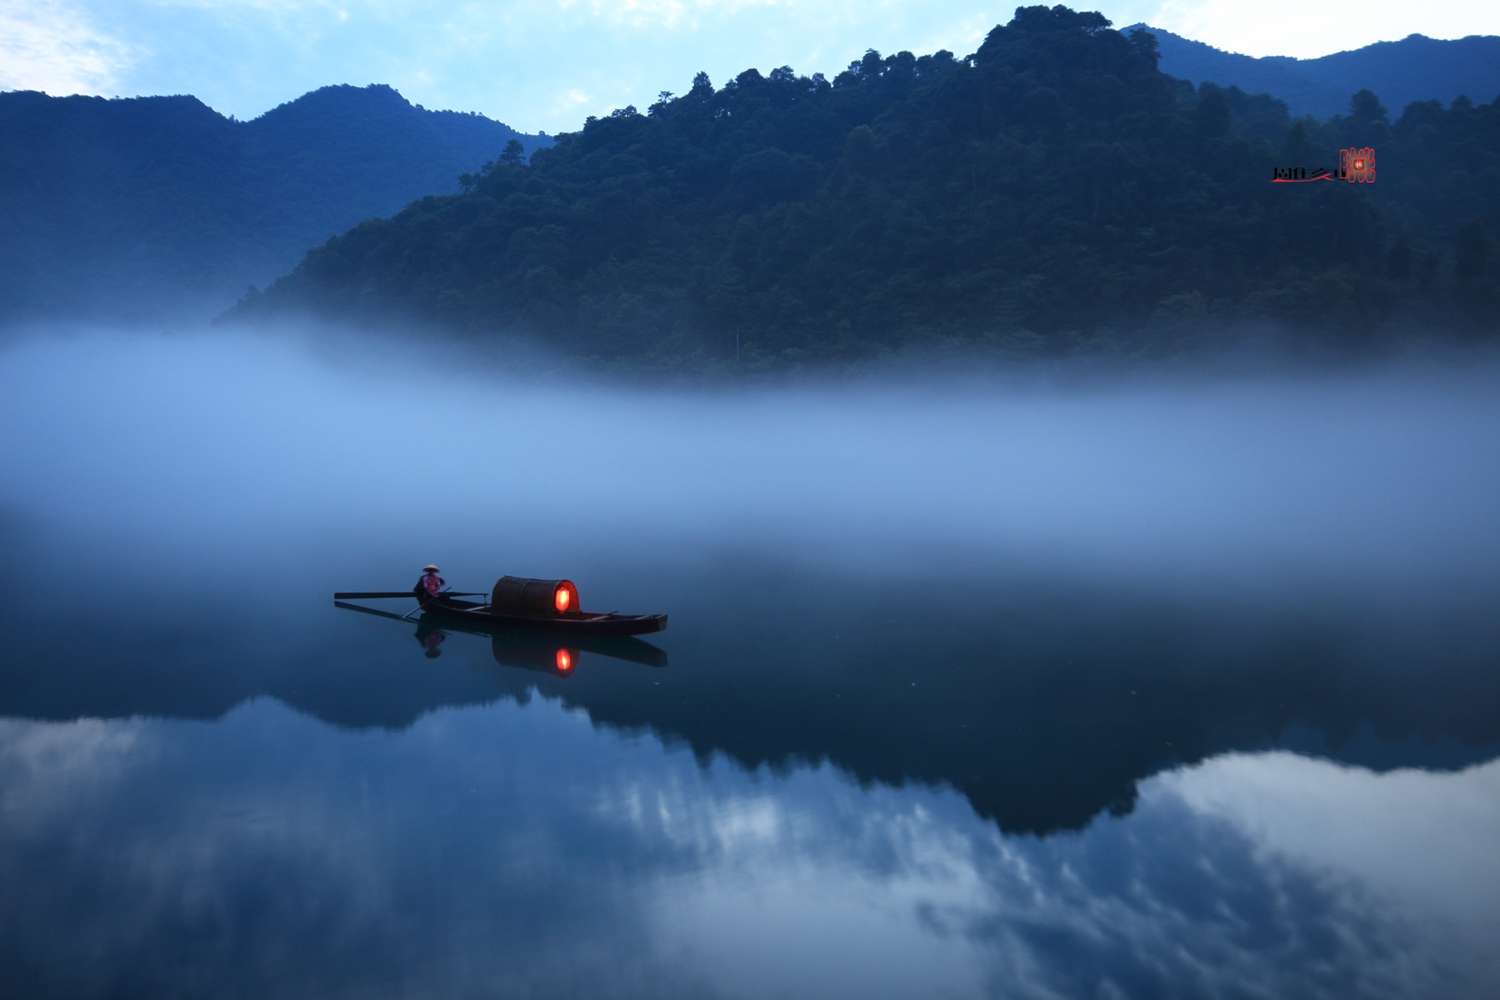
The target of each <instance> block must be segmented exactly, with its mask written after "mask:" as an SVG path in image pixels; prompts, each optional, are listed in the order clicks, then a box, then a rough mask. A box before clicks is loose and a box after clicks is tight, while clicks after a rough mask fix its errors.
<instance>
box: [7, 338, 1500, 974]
mask: <svg viewBox="0 0 1500 1000" xmlns="http://www.w3.org/2000/svg"><path fill="white" fill-rule="evenodd" d="M1497 388H1500V372H1497V370H1496V369H1494V368H1493V367H1491V366H1489V365H1488V364H1484V363H1468V364H1452V363H1445V364H1436V363H1433V364H1425V365H1417V364H1407V365H1406V366H1404V367H1401V368H1395V367H1389V368H1385V369H1381V370H1378V371H1363V372H1357V373H1344V374H1340V375H1329V374H1323V375H1310V374H1307V373H1305V372H1304V373H1300V374H1288V375H1282V376H1274V377H1273V376H1269V375H1264V374H1262V375H1259V376H1256V377H1253V378H1251V377H1246V378H1239V379H1231V378H1225V377H1222V376H1219V377H1214V378H1207V377H1205V378H1201V379H1192V378H1188V377H1186V376H1181V375H1178V376H1175V377H1172V378H1163V377H1153V378H1149V379H1148V378H1143V377H1140V376H1136V377H1134V378H1133V379H1130V380H1126V379H1124V378H1121V379H1119V380H1115V381H1108V380H1101V379H1097V378H1095V379H1093V380H1090V381H1088V382H1078V383H1073V384H1068V385H1064V386H1061V387H1058V386H1053V387H1052V388H1039V387H1037V386H1036V385H1032V384H1022V383H1017V382H1006V381H1000V380H995V381H988V382H985V381H981V380H968V381H962V382H961V381H955V380H953V379H937V378H931V379H922V378H917V377H915V376H913V377H911V378H908V379H906V380H905V381H903V382H885V383H861V384H849V383H837V384H833V383H830V384H821V385H820V384H811V385H800V386H794V387H762V388H754V389H749V388H743V387H731V388H720V389H700V390H684V389H674V390H666V389H659V388H658V389H652V388H631V387H622V386H620V385H618V384H614V385H612V384H609V383H606V382H601V381H593V382H579V381H576V380H572V381H569V380H566V379H563V378H557V379H553V380H550V381H548V380H535V379H534V380H530V381H520V380H514V379H507V378H506V377H505V376H504V375H503V373H497V372H495V371H475V370H470V369H465V368H464V367H462V366H459V365H456V364H455V363H454V362H453V360H452V359H451V357H450V358H446V359H444V358H440V357H437V356H436V355H435V354H434V353H432V352H424V351H420V350H404V349H402V348H400V347H399V346H396V345H393V344H391V343H389V342H376V341H371V342H368V343H364V344H362V343H360V342H359V341H357V340H351V339H347V338H346V339H339V340H326V339H318V338H313V337H299V336H292V335H281V334H262V335H255V336H252V335H213V336H208V335H203V336H185V337H168V336H159V335H138V334H121V333H113V332H107V331H105V332H100V331H84V332H78V333H74V334H71V335H68V336H37V337H31V338H22V339H14V340H12V341H9V342H8V343H6V344H5V345H4V347H3V349H0V544H3V546H4V550H5V552H6V554H7V556H8V563H9V565H10V566H11V567H12V570H11V571H10V572H8V573H7V574H5V576H4V582H3V583H0V597H3V607H4V611H3V620H4V625H5V628H6V633H7V643H6V646H7V652H6V654H5V655H4V657H3V659H0V663H3V667H0V963H3V965H4V967H5V968H6V969H7V970H10V971H9V973H8V976H7V984H6V985H4V986H0V991H3V992H5V993H6V994H7V995H17V996H21V995H25V996H44V995H57V996H63V995H66V996H105V995H108V996H159V995H163V994H169V993H171V994H179V995H223V994H245V995H264V994H266V993H272V992H274V993H278V994H285V995H294V996H304V995H305V996H330V995H335V996H344V995H348V996H368V995H393V996H394V995H412V996H472V995H476V994H483V995H491V994H493V995H506V996H564V995H568V996H578V995H584V996H643V997H644V996H652V997H660V996H744V997H762V996H765V997H770V996H820V997H823V996H827V997H838V996H849V997H882V996H889V997H912V996H1039V997H1040V996H1080V995H1090V996H1095V995H1097V996H1226V997H1232V996H1247V997H1249V996H1330V997H1332V996H1340V997H1343V996H1370V997H1406V996H1430V995H1437V994H1441V995H1446V996H1455V997H1469V996H1472V997H1481V996H1489V995H1493V994H1494V993H1495V991H1496V989H1497V988H1500V965H1497V962H1500V955H1497V949H1496V947H1495V939H1494V936H1493V932H1492V928H1493V927H1495V926H1497V925H1500V912H1497V909H1500V904H1497V902H1496V901H1497V900H1500V863H1497V862H1496V860H1495V857H1496V855H1495V852H1494V850H1493V845H1494V843H1495V842H1496V837H1497V835H1500V771H1497V766H1500V765H1497V763H1496V759H1497V758H1500V721H1497V720H1500V713H1497V709H1500V674H1497V665H1500V662H1497V655H1496V654H1497V651H1500V634H1497V624H1496V622H1497V619H1496V616H1495V614H1494V612H1495V608H1496V600H1495V599H1496V596H1497V593H1500V569H1497V567H1500V562H1497V560H1496V556H1497V554H1500V553H1497V548H1500V546H1497V543H1500V527H1497V525H1496V519H1495V517H1494V513H1493V512H1494V510H1495V507H1496V501H1497V499H1500V453H1497V449H1496V447H1495V441H1496V439H1497V438H1496V432H1497V431H1500V394H1497ZM428 561H435V562H437V563H438V564H439V565H441V566H442V567H443V571H444V575H445V576H446V578H447V579H448V580H449V582H450V583H452V584H454V585H455V586H457V587H458V588H459V589H464V590H485V589H487V588H488V587H489V586H490V585H491V584H492V582H493V580H494V578H495V577H496V576H498V575H500V574H501V573H514V574H517V575H536V576H548V577H556V576H567V577H569V578H570V579H573V580H574V581H575V582H577V584H578V586H579V590H580V593H581V595H582V599H583V603H584V606H585V608H586V609H598V610H611V609H616V608H618V609H620V610H622V611H627V612H646V611H665V612H668V613H670V615H671V627H670V628H669V630H668V631H667V632H665V633H660V634H658V635H653V636H650V637H648V638H649V639H650V640H651V642H652V643H654V644H655V646H656V647H659V652H660V656H659V658H656V657H655V655H654V654H652V655H644V654H643V655H637V656H636V658H635V659H634V660H632V659H628V658H627V659H621V658H618V656H610V655H605V654H604V653H603V652H600V651H589V650H584V651H583V653H582V656H581V660H580V662H579V663H578V666H577V669H576V670H575V671H574V672H572V673H571V674H570V675H568V676H559V675H558V674H557V672H556V671H555V670H549V669H547V668H546V665H545V664H546V660H545V658H543V659H542V660H538V659H537V658H536V657H535V656H533V653H534V650H531V649H530V647H528V646H526V645H525V643H524V641H523V640H522V639H519V638H517V637H515V636H509V637H507V636H504V635H497V636H490V635H476V634H466V633H465V632H463V631H462V630H458V629H454V628H451V627H449V628H443V627H442V625H441V623H434V622H432V621H427V622H425V623H423V624H422V625H420V626H419V625H418V624H417V623H414V622H400V623H398V622H394V621H391V620H388V619H381V618H379V617H375V616H368V615H360V614H356V613H351V612H348V611H343V610H339V609H336V608H334V607H333V606H332V602H331V594H332V592H333V591H334V590H342V589H387V588H390V589H402V588H406V587H409V586H410V585H411V584H412V582H413V581H414V580H415V578H416V575H417V570H418V567H420V566H421V565H423V564H424V563H426V562H428ZM388 607H390V608H393V609H395V610H398V611H400V612H404V611H406V610H408V609H409V607H410V605H409V604H401V603H400V602H391V604H390V605H388ZM435 635H436V638H434V636H435ZM616 652H617V653H618V652H619V651H618V650H616ZM434 653H436V654H438V655H432V654H434Z"/></svg>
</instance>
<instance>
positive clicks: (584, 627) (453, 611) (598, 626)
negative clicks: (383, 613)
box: [421, 597, 667, 636]
mask: <svg viewBox="0 0 1500 1000" xmlns="http://www.w3.org/2000/svg"><path fill="white" fill-rule="evenodd" d="M421 604H422V610H423V611H425V612H427V613H428V614H430V615H441V616H442V617H444V618H454V619H457V620H459V621H466V622H473V623H475V624H487V625H509V626H511V627H513V628H529V629H537V630H538V631H542V632H562V633H565V634H568V635H598V636H606V635H645V634H647V633H649V632H660V631H662V630H663V629H665V628H666V627H667V616H666V615H616V614H608V615H591V614H588V613H587V612H580V613H579V614H578V615H577V616H576V617H574V616H571V615H570V616H561V615H560V616H558V617H556V618H550V617H549V618H543V617H532V616H529V615H505V614H494V613H492V612H490V611H489V610H487V608H486V606H485V605H483V604H477V603H475V602H474V601H464V600H460V599H458V598H453V597H428V598H426V599H425V600H422V601H421Z"/></svg>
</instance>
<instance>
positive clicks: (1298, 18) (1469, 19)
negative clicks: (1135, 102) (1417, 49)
mask: <svg viewBox="0 0 1500 1000" xmlns="http://www.w3.org/2000/svg"><path fill="white" fill-rule="evenodd" d="M1145 20H1147V21H1148V22H1149V23H1151V24H1153V25H1155V26H1156V27H1159V28H1165V29H1166V30H1168V31H1171V32H1173V33H1175V34H1179V35H1184V36H1186V37H1188V38H1192V39H1196V40H1197V41H1200V42H1207V43H1208V44H1209V45H1212V46H1214V47H1215V48H1220V49H1225V50H1228V51H1230V52H1241V53H1244V54H1245V55H1252V56H1269V55H1279V56H1296V57H1297V58H1300V59H1311V58H1316V57H1318V56H1326V55H1328V54H1329V53H1332V52H1342V51H1345V50H1348V49H1357V48H1360V47H1362V46H1365V45H1370V44H1372V43H1374V42H1381V41H1395V40H1397V39H1401V38H1405V37H1406V36H1407V35H1410V34H1423V35H1427V36H1429V37H1432V38H1462V37H1463V36H1465V35H1485V34H1500V3H1496V2H1495V0H1429V2H1427V3H1423V4H1409V3H1392V2H1383V3H1379V2H1378V3H1366V4H1361V5H1359V6H1358V7H1348V6H1344V5H1340V4H1316V3H1309V2H1307V0H1260V2H1257V3H1245V2H1243V0H1166V2H1164V3H1162V5H1161V7H1160V8H1159V9H1158V10H1157V12H1156V13H1155V14H1154V15H1152V16H1150V17H1147V18H1145Z"/></svg>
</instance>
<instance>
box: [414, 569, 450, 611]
mask: <svg viewBox="0 0 1500 1000" xmlns="http://www.w3.org/2000/svg"><path fill="white" fill-rule="evenodd" d="M438 572H439V571H438V568H437V567H436V566H434V565H432V563H428V564H427V565H426V566H423V567H422V579H420V580H418V581H417V585H416V586H415V587H413V588H412V590H413V591H414V592H415V593H416V595H417V600H418V601H420V602H421V603H423V604H426V603H427V602H428V601H430V600H433V599H434V598H436V597H437V596H438V594H439V593H440V592H441V591H442V589H443V584H444V583H446V582H447V581H445V580H444V579H443V578H442V577H440V576H438Z"/></svg>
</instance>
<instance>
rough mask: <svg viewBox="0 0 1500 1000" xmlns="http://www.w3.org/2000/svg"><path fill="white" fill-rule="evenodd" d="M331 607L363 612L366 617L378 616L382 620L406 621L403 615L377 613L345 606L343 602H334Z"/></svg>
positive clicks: (354, 606)
mask: <svg viewBox="0 0 1500 1000" xmlns="http://www.w3.org/2000/svg"><path fill="white" fill-rule="evenodd" d="M333 606H334V607H336V608H346V609H348V610H349V611H363V612H364V613H365V614H367V615H379V616H380V617H382V618H394V619H396V620H397V621H398V622H399V621H405V620H406V616H405V615H398V614H395V613H394V612H391V611H377V610H375V609H374V608H362V607H360V606H359V605H358V604H345V603H344V602H343V601H334V602H333Z"/></svg>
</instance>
